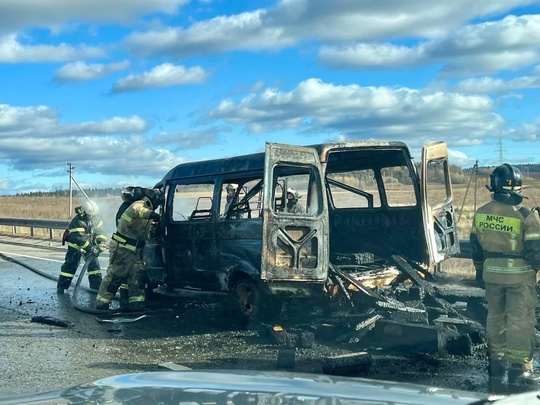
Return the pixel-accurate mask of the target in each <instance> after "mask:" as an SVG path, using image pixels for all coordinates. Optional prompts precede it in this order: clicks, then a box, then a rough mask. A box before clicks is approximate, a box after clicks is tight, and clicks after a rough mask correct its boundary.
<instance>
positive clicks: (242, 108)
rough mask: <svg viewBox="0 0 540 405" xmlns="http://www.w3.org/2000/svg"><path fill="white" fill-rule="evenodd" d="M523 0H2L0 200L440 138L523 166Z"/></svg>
mask: <svg viewBox="0 0 540 405" xmlns="http://www.w3.org/2000/svg"><path fill="white" fill-rule="evenodd" d="M539 86H540V1H526V0H521V1H520V0H491V1H483V0H482V1H471V0H452V1H448V2H442V1H433V0H407V1H403V0H385V1H378V2H375V1H371V0H282V1H277V0H276V1H263V0H249V1H243V0H242V1H241V0H192V1H188V0H152V1H147V0H114V1H105V0H92V1H87V0H70V1H66V0H48V1H43V0H24V1H23V0H2V1H1V2H0V89H1V90H0V195H7V194H16V193H24V192H28V191H49V190H55V189H67V188H68V187H69V177H68V172H67V170H68V163H71V164H72V165H73V167H74V171H73V174H74V178H75V179H76V180H77V182H78V183H79V184H80V185H81V186H82V187H83V188H84V189H91V188H96V187H97V188H101V187H121V186H126V185H133V184H140V185H144V186H152V185H154V184H155V183H156V182H157V181H159V180H160V179H161V177H162V176H163V175H164V174H165V173H166V172H167V171H168V170H169V169H170V168H172V167H173V166H175V165H177V164H179V163H182V162H187V161H192V160H201V159H213V158H221V157H227V156H233V155H240V154H247V153H254V152H258V151H260V150H262V149H263V148H264V143H265V142H266V141H270V142H283V143H292V144H298V145H309V144H314V143H320V142H332V141H344V140H401V141H404V142H406V143H407V144H409V146H410V148H411V150H412V151H413V154H414V155H415V156H419V153H418V151H419V149H420V147H421V145H422V144H423V143H427V142H431V141H438V140H445V141H446V142H447V143H448V146H449V150H450V153H451V161H452V163H454V164H457V165H460V166H463V167H471V166H472V165H473V164H474V162H475V161H476V160H478V162H479V164H480V165H481V166H488V165H497V164H499V163H501V162H500V160H501V158H502V159H503V160H504V161H507V162H510V163H540V147H539V146H540V137H539V135H538V133H539V129H540V119H539V117H540V108H538V104H539V103H538V102H539V96H540V92H539Z"/></svg>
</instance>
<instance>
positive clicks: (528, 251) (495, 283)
mask: <svg viewBox="0 0 540 405" xmlns="http://www.w3.org/2000/svg"><path fill="white" fill-rule="evenodd" d="M521 187H522V177H521V172H520V171H519V169H517V168H516V167H513V166H511V165H509V164H508V163H505V164H503V165H501V166H498V167H496V168H495V169H494V170H493V172H492V173H491V176H490V185H489V186H488V189H489V191H491V192H492V193H493V195H492V201H491V202H489V203H487V204H486V205H484V206H482V207H480V208H479V209H478V210H477V211H476V213H475V215H474V219H473V227H472V232H471V235H470V242H471V247H472V258H473V263H474V266H475V269H476V280H477V282H478V284H479V285H480V286H481V287H483V288H485V299H486V302H487V306H488V315H487V321H486V331H487V335H488V346H489V348H488V350H489V365H488V375H489V383H490V390H491V391H493V392H495V391H501V390H504V386H503V385H502V384H503V381H504V375H505V373H506V368H507V367H508V384H509V385H510V387H515V386H518V385H533V386H540V385H539V384H540V375H539V374H538V373H536V372H535V371H534V370H533V352H534V342H535V326H536V314H535V308H536V303H537V300H538V297H537V293H536V271H537V270H538V269H540V220H539V218H538V216H537V215H535V214H534V213H532V212H531V211H530V210H529V209H527V208H525V207H523V206H522V205H520V204H521V202H522V200H523V195H522V194H521Z"/></svg>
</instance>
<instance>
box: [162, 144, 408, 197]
mask: <svg viewBox="0 0 540 405" xmlns="http://www.w3.org/2000/svg"><path fill="white" fill-rule="evenodd" d="M291 146H297V145H291ZM306 147H309V148H314V149H315V150H316V151H317V153H318V154H319V156H320V158H321V161H322V162H324V161H325V160H326V158H327V155H328V153H329V152H330V151H338V150H344V149H349V150H350V149H353V150H354V149H364V148H368V149H369V148H377V149H378V148H382V149H384V148H391V149H396V148H397V149H402V150H404V151H405V153H406V156H407V157H410V155H409V150H408V147H407V145H406V144H405V143H404V142H401V141H353V142H335V143H321V144H315V145H308V146H306ZM263 169H264V152H260V153H254V154H249V155H240V156H231V157H228V158H222V159H213V160H201V161H195V162H187V163H181V164H179V165H178V166H176V167H174V168H173V169H171V170H170V171H169V172H168V173H167V174H166V175H165V176H164V177H163V179H162V180H161V181H160V182H159V183H158V184H156V186H155V187H157V188H160V187H162V186H163V184H164V183H165V182H166V181H167V180H169V179H178V178H183V179H185V178H193V177H200V176H215V175H219V174H223V173H227V174H233V173H243V172H246V171H251V170H263Z"/></svg>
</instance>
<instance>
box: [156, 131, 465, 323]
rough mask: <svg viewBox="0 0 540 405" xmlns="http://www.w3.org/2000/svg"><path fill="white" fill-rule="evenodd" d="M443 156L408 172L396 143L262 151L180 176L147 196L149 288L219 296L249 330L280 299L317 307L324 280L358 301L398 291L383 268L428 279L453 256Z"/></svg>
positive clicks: (431, 156) (433, 152) (169, 177)
mask: <svg viewBox="0 0 540 405" xmlns="http://www.w3.org/2000/svg"><path fill="white" fill-rule="evenodd" d="M447 155H448V153H447V146H446V144H445V143H444V142H437V143H432V144H429V145H425V146H424V147H423V149H422V156H421V161H420V162H418V163H415V162H414V161H413V159H412V156H411V154H410V151H409V149H408V147H407V146H406V145H405V144H404V143H403V142H393V141H392V142H375V141H373V142H372V141H366V142H363V141H362V142H344V143H327V144H319V145H312V146H308V147H305V146H295V145H286V144H276V143H267V144H266V146H265V151H264V152H262V153H256V154H251V155H246V156H235V157H230V158H225V159H217V160H209V161H200V162H191V163H183V164H180V165H178V166H176V167H174V168H173V169H172V170H170V171H169V172H168V173H167V174H166V175H165V176H164V177H163V179H162V180H161V181H160V182H159V183H158V184H157V185H156V188H159V189H161V190H162V191H163V193H164V195H165V204H164V206H163V207H162V212H161V214H162V223H161V234H160V236H159V239H158V242H157V243H156V244H154V245H152V244H149V246H148V247H147V248H145V252H146V253H145V262H146V264H147V269H148V273H149V279H150V283H151V284H152V285H154V286H157V285H166V286H167V287H169V288H172V289H178V288H189V289H195V290H200V291H208V292H212V291H214V292H229V293H231V296H232V297H234V301H235V303H236V306H237V309H238V311H239V314H241V315H242V316H243V317H244V318H246V319H252V318H260V317H261V316H262V315H265V316H271V315H275V314H276V313H277V312H279V311H280V308H281V304H282V302H283V300H287V298H294V299H299V298H300V299H305V300H307V301H308V302H310V300H313V301H312V302H315V300H317V299H320V298H324V297H327V296H328V294H329V293H330V291H331V289H332V288H331V287H332V286H331V285H329V280H330V277H329V274H330V272H331V270H332V269H334V270H336V271H339V272H340V273H341V274H347V277H351V278H354V280H355V283H360V284H361V285H362V286H363V287H365V288H366V289H369V288H374V287H375V286H378V285H386V284H392V283H397V282H399V281H400V280H401V281H402V280H403V277H402V276H401V271H400V270H399V268H396V266H395V260H394V262H393V261H392V260H390V259H391V258H395V257H400V258H403V260H405V261H406V262H407V263H410V264H411V265H412V266H414V268H417V269H420V270H422V271H426V272H431V271H434V268H435V267H436V266H437V264H438V263H440V262H441V261H443V260H445V259H446V258H449V257H451V256H453V255H455V254H457V253H459V240H458V236H457V227H456V222H455V218H454V207H453V203H452V187H451V183H450V171H449V162H448V156H447ZM288 192H289V193H288ZM288 194H289V196H290V195H291V194H294V196H295V197H297V201H296V202H297V203H298V205H299V206H301V209H295V210H291V209H289V208H290V203H291V201H290V200H288V199H287V196H288ZM355 285H356V286H357V287H358V284H355Z"/></svg>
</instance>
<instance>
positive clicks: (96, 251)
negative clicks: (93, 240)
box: [90, 245, 102, 257]
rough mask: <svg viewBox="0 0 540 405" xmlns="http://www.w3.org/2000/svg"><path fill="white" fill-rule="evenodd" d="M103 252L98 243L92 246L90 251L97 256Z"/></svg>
mask: <svg viewBox="0 0 540 405" xmlns="http://www.w3.org/2000/svg"><path fill="white" fill-rule="evenodd" d="M101 252H102V250H101V249H100V248H99V246H98V245H94V246H92V248H91V249H90V253H91V254H92V255H94V256H96V257H98V256H99V254H100V253H101Z"/></svg>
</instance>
